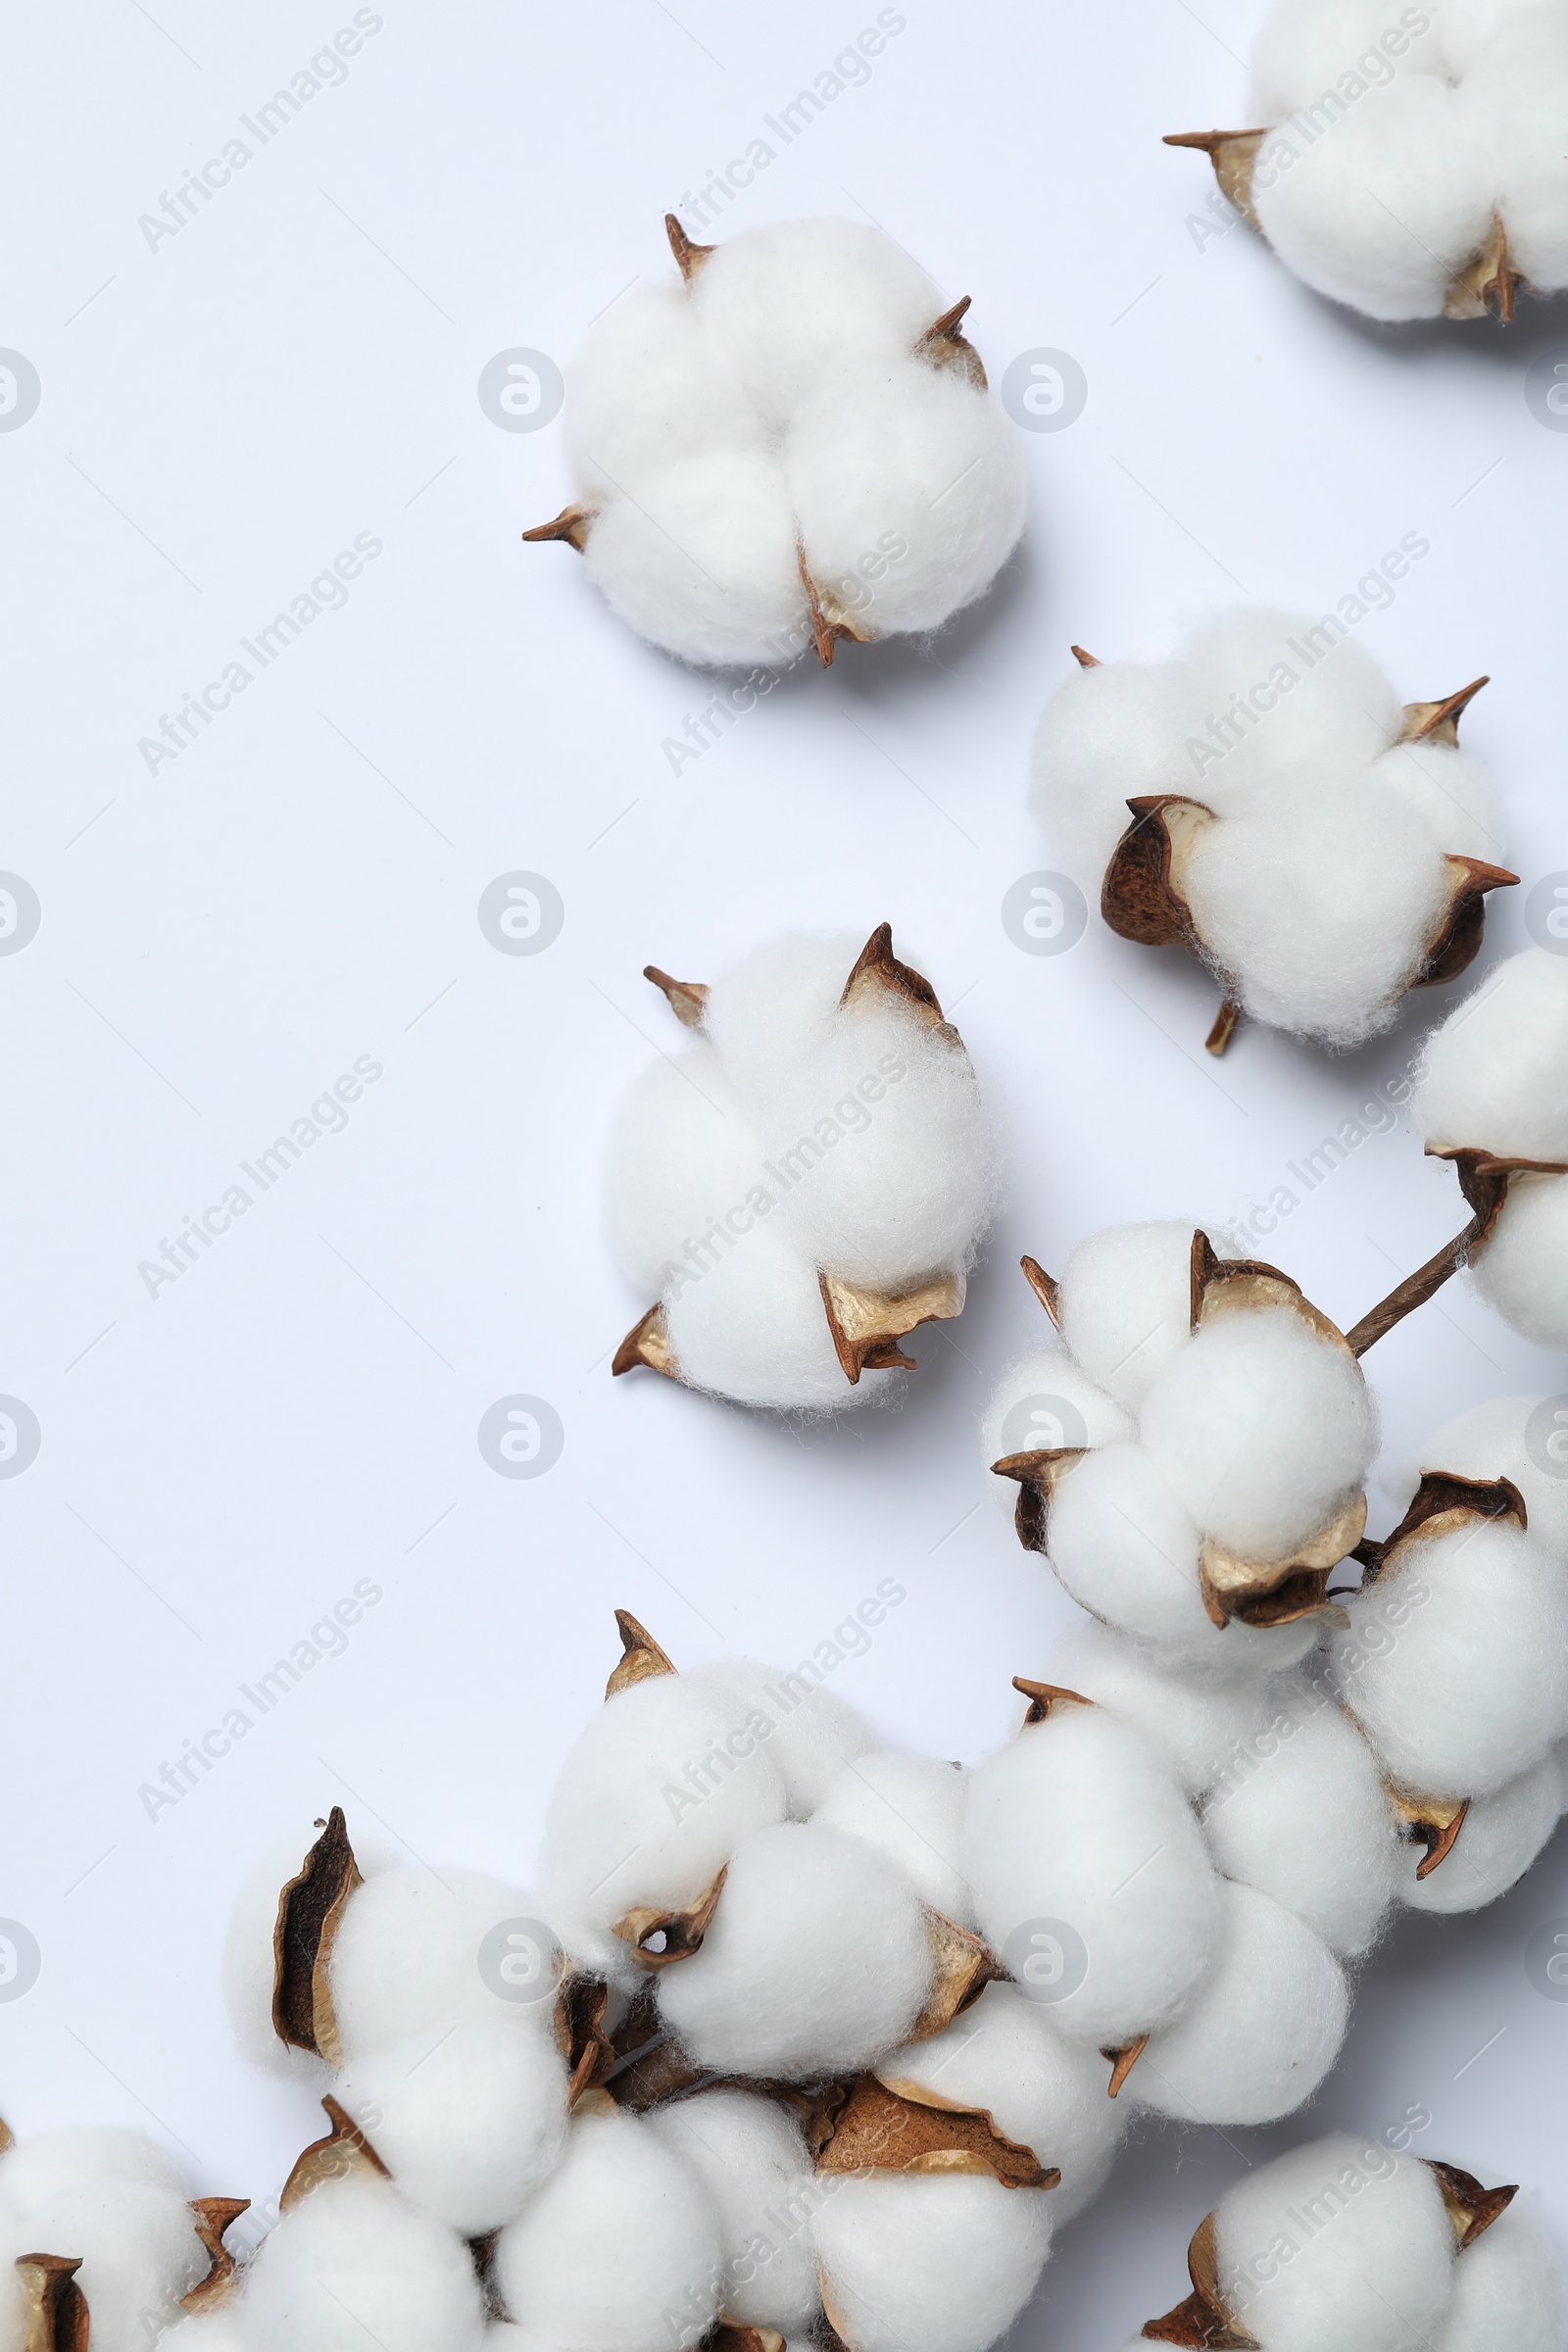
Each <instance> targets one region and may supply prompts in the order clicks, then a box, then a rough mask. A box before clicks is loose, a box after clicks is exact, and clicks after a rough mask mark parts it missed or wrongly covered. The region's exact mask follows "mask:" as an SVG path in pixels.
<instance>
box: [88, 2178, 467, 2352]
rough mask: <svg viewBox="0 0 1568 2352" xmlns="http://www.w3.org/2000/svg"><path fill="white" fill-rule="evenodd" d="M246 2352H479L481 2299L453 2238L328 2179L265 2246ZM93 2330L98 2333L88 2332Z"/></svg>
mask: <svg viewBox="0 0 1568 2352" xmlns="http://www.w3.org/2000/svg"><path fill="white" fill-rule="evenodd" d="M244 2310H245V2339H244V2340H245V2352H365V2347H366V2345H367V2344H368V2343H369V2344H374V2345H375V2346H376V2347H377V2352H431V2347H432V2346H433V2345H437V2344H438V2345H440V2347H441V2352H478V2347H479V2346H480V2345H481V2344H482V2343H483V2341H484V2331H485V2310H484V2294H483V2291H482V2289H481V2287H480V2285H479V2280H478V2277H477V2274H476V2273H475V2270H474V2267H473V2256H472V2254H471V2253H470V2252H469V2250H468V2248H467V2246H466V2244H465V2243H464V2241H463V2239H462V2238H461V2237H459V2236H458V2234H457V2232H456V2230H453V2229H448V2228H447V2227H446V2225H445V2223H444V2222H438V2221H437V2220H436V2219H435V2217H434V2215H433V2214H428V2213H420V2212H419V2211H418V2210H417V2208H416V2207H415V2206H413V2205H410V2204H408V2203H407V2202H406V2201H405V2199H404V2198H402V2197H400V2196H399V2195H397V2193H396V2192H395V2190H393V2189H392V2188H390V2187H388V2186H387V2185H386V2184H385V2183H384V2182H382V2181H379V2180H365V2179H363V2178H349V2179H347V2180H326V2181H323V2182H322V2183H321V2185H320V2186H319V2188H315V2189H313V2190H312V2191H311V2194H310V2195H309V2196H308V2197H306V2198H305V2199H304V2200H303V2202H302V2203H300V2204H298V2205H296V2206H295V2207H294V2210H293V2211H292V2213H286V2214H285V2215H284V2216H283V2219H282V2220H281V2221H280V2222H279V2223H278V2225H277V2228H276V2229H274V2230H273V2231H272V2232H271V2234H270V2236H269V2237H267V2238H264V2240H263V2241H262V2244H261V2247H260V2249H259V2251H258V2252H257V2255H256V2259H255V2261H254V2262H253V2263H252V2264H251V2267H250V2269H249V2271H248V2272H247V2273H246V2278H245V2305H244ZM95 2332H96V2331H95Z"/></svg>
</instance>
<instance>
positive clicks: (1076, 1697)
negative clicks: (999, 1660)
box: [1012, 1674, 1095, 1731]
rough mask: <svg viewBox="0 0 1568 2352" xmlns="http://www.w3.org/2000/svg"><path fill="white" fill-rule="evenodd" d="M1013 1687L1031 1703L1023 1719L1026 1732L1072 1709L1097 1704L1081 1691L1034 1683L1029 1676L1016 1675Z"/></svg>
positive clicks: (1057, 1684) (1058, 1685)
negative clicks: (1036, 1724)
mask: <svg viewBox="0 0 1568 2352" xmlns="http://www.w3.org/2000/svg"><path fill="white" fill-rule="evenodd" d="M1012 1687H1013V1689H1014V1690H1015V1691H1022V1693H1023V1695H1024V1697H1025V1698H1026V1699H1027V1700H1028V1701H1029V1711H1028V1713H1027V1714H1026V1715H1025V1717H1024V1719H1023V1728H1024V1730H1025V1731H1027V1730H1028V1728H1029V1726H1030V1725H1031V1724H1032V1723H1045V1722H1047V1721H1048V1720H1049V1719H1050V1717H1051V1716H1053V1715H1059V1714H1063V1713H1065V1712H1066V1710H1067V1709H1068V1708H1070V1707H1092V1706H1093V1705H1094V1703H1095V1702H1094V1700H1093V1699H1092V1698H1085V1696H1084V1694H1083V1692H1082V1691H1068V1690H1067V1689H1065V1688H1064V1686H1063V1685H1062V1684H1060V1683H1032V1682H1030V1680H1029V1679H1028V1677H1027V1675H1022V1674H1015V1675H1014V1676H1013V1678H1012Z"/></svg>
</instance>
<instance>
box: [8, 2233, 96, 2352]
mask: <svg viewBox="0 0 1568 2352" xmlns="http://www.w3.org/2000/svg"><path fill="white" fill-rule="evenodd" d="M81 2264H82V2257H81V2256H80V2255H76V2256H74V2257H73V2256H70V2255H65V2254H21V2255H19V2256H18V2257H17V2278H18V2279H19V2281H20V2282H21V2286H22V2333H21V2335H20V2336H19V2337H18V2338H17V2344H18V2352H87V2330H88V2317H87V2298H86V2296H85V2295H84V2294H83V2293H82V2291H81V2289H80V2287H79V2286H78V2285H77V2284H76V2273H77V2272H78V2271H79V2270H80V2268H81Z"/></svg>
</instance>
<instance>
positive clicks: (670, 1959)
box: [613, 1863, 729, 1971]
mask: <svg viewBox="0 0 1568 2352" xmlns="http://www.w3.org/2000/svg"><path fill="white" fill-rule="evenodd" d="M728 1876H729V1865H728V1863H726V1864H725V1866H724V1868H723V1869H722V1870H721V1871H720V1872H719V1873H718V1876H717V1877H716V1878H714V1879H711V1880H710V1882H709V1884H708V1885H707V1886H706V1887H704V1888H703V1891H702V1893H701V1894H700V1895H699V1896H698V1897H697V1900H696V1901H695V1902H694V1903H688V1904H687V1905H685V1907H684V1908H682V1909H680V1910H673V1911H660V1910H657V1909H655V1908H654V1907H653V1906H652V1905H650V1904H639V1905H638V1906H637V1908H636V1909H635V1910H631V1911H628V1912H627V1913H626V1915H625V1917H624V1919H617V1920H616V1922H615V1925H614V1929H613V1933H614V1934H615V1935H616V1936H619V1937H620V1939H621V1941H622V1942H623V1943H628V1944H630V1946H631V1954H632V1958H633V1959H634V1960H635V1961H636V1962H637V1964H638V1966H639V1967H640V1968H647V1969H653V1970H656V1971H657V1970H659V1969H662V1968H673V1967H674V1966H675V1964H676V1962H677V1961H681V1960H690V1959H692V1958H693V1957H694V1955H695V1954H696V1953H698V1952H700V1951H701V1950H702V1948H703V1937H704V1936H706V1935H707V1933H708V1931H709V1929H710V1927H711V1925H712V1921H713V1913H714V1912H715V1911H716V1910H717V1908H718V1898H719V1896H720V1895H721V1894H722V1893H723V1891H724V1881H725V1880H726V1879H727V1878H728ZM654 1936H663V1938H664V1944H663V1949H662V1951H650V1950H649V1948H648V1946H649V1944H650V1942H651V1941H652V1939H653V1937H654Z"/></svg>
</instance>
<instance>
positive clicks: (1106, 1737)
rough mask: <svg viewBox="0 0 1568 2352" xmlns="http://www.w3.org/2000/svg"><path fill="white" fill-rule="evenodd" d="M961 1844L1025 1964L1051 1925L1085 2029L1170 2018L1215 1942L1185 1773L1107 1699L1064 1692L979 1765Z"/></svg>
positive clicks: (995, 1931)
mask: <svg viewBox="0 0 1568 2352" xmlns="http://www.w3.org/2000/svg"><path fill="white" fill-rule="evenodd" d="M962 1856H963V1871H964V1876H965V1877H966V1878H967V1879H968V1881H969V1884H970V1887H972V1888H973V1890H974V1899H975V1912H976V1916H977V1917H978V1919H979V1922H980V1928H981V1933H982V1934H983V1935H984V1936H985V1938H986V1941H987V1942H988V1943H989V1944H990V1946H991V1948H992V1950H993V1951H995V1952H997V1953H998V1954H1000V1955H1001V1956H1002V1958H1003V1959H1004V1961H1005V1963H1006V1965H1007V1966H1008V1967H1009V1969H1010V1970H1011V1973H1012V1974H1013V1975H1014V1976H1019V1975H1020V1974H1021V1972H1022V1971H1024V1970H1025V1969H1026V1968H1027V1966H1028V1962H1029V1957H1030V1952H1031V1949H1032V1948H1033V1942H1034V1938H1035V1937H1036V1936H1041V1935H1044V1936H1049V1937H1050V1938H1051V1939H1052V1950H1053V1953H1054V1955H1059V1961H1058V1963H1057V1965H1056V1966H1055V1968H1054V1975H1053V1976H1052V1977H1051V1979H1050V1981H1049V1982H1048V1983H1047V1984H1046V1985H1045V1987H1044V1989H1045V1990H1046V1991H1047V1992H1048V1993H1059V1997H1056V1998H1054V1999H1052V2000H1051V2001H1050V2002H1049V2006H1050V2008H1051V2013H1052V2022H1053V2024H1054V2025H1055V2026H1056V2027H1057V2028H1058V2030H1059V2031H1060V2032H1061V2033H1063V2034H1068V2035H1070V2036H1071V2037H1072V2038H1073V2039H1075V2040H1079V2041H1087V2042H1093V2043H1096V2044H1098V2043H1101V2042H1105V2043H1110V2044H1113V2045H1114V2044H1119V2043H1121V2042H1122V2041H1125V2040H1129V2039H1131V2038H1132V2036H1133V2035H1135V2034H1141V2033H1144V2032H1147V2031H1148V2030H1149V2029H1150V2028H1151V2027H1152V2026H1155V2025H1157V2024H1159V2023H1160V2022H1162V2020H1163V2019H1164V2018H1166V2017H1168V2016H1169V2015H1170V2014H1171V2013H1172V2011H1173V2010H1174V2009H1175V2008H1176V2007H1177V2005H1178V2004H1179V2002H1180V2001H1181V1999H1182V1998H1183V1996H1184V1995H1185V1994H1186V1993H1187V1992H1188V1991H1189V1990H1190V1989H1191V1987H1192V1986H1193V1985H1195V1984H1196V1982H1197V1980H1198V1978H1199V1975H1200V1973H1201V1970H1202V1968H1203V1967H1204V1965H1205V1963H1206V1962H1207V1960H1208V1958H1209V1955H1210V1952H1211V1950H1212V1948H1213V1940H1214V1935H1215V1931H1216V1927H1217V1921H1218V1889H1217V1882H1216V1880H1215V1877H1214V1873H1213V1870H1212V1868H1211V1866H1210V1864H1209V1861H1208V1858H1207V1855H1206V1854H1205V1852H1204V1850H1203V1843H1202V1838H1201V1835H1200V1833H1199V1829H1198V1825H1197V1823H1196V1821H1195V1820H1194V1818H1193V1815H1192V1813H1191V1811H1190V1810H1189V1808H1188V1805H1187V1801H1186V1798H1185V1797H1184V1796H1183V1794H1182V1791H1181V1789H1180V1787H1179V1785H1178V1783H1177V1781H1176V1778H1175V1775H1174V1773H1173V1772H1172V1771H1171V1769H1170V1767H1169V1766H1168V1765H1167V1764H1166V1763H1165V1762H1164V1760H1163V1758H1162V1757H1160V1756H1159V1755H1158V1754H1157V1752H1156V1751H1155V1750H1154V1749H1153V1748H1152V1747H1150V1746H1149V1745H1148V1744H1147V1743H1146V1742H1145V1741H1144V1740H1141V1739H1140V1738H1139V1736H1138V1735H1137V1733H1136V1732H1134V1731H1132V1730H1131V1729H1130V1727H1129V1726H1127V1725H1126V1724H1124V1723H1120V1722H1118V1721H1117V1720H1116V1718H1115V1717H1114V1716H1112V1715H1110V1714H1108V1713H1107V1712H1106V1711H1105V1710H1104V1709H1103V1708H1099V1707H1073V1706H1065V1707H1060V1706H1058V1707H1057V1708H1055V1709H1054V1711H1053V1713H1052V1714H1051V1716H1050V1717H1049V1718H1048V1719H1047V1721H1045V1722H1044V1723H1039V1724H1034V1725H1031V1726H1029V1727H1027V1728H1026V1729H1025V1730H1024V1731H1023V1732H1022V1733H1021V1734H1020V1736H1019V1737H1018V1739H1016V1740H1014V1741H1013V1742H1012V1744H1011V1745H1010V1746H1008V1747H1005V1748H1003V1749H1001V1750H1000V1751H999V1752H998V1753H997V1754H996V1755H994V1756H992V1757H991V1758H990V1759H989V1760H988V1761H987V1762H986V1763H984V1764H982V1765H981V1766H980V1768H979V1769H978V1771H976V1772H975V1773H974V1774H972V1776H971V1778H970V1783H969V1801H968V1805H967V1808H966V1810H965V1815H964V1830H963V1846H962ZM1063 1931H1066V1933H1065V1934H1063ZM1026 1981H1027V1980H1026Z"/></svg>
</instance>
